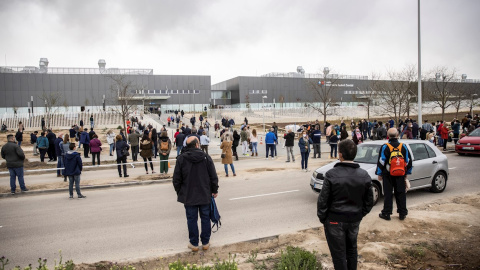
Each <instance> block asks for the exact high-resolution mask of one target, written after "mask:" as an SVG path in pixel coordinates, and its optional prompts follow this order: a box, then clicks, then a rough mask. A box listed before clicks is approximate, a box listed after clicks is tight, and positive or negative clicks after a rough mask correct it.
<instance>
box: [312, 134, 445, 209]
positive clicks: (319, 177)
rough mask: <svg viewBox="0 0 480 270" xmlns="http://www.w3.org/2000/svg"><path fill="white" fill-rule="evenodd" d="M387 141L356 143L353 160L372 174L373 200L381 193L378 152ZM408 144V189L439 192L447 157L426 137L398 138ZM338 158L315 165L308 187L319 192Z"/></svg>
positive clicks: (441, 190) (441, 189) (443, 183)
mask: <svg viewBox="0 0 480 270" xmlns="http://www.w3.org/2000/svg"><path fill="white" fill-rule="evenodd" d="M385 142H386V141H384V140H382V141H371V142H365V143H362V144H360V145H359V146H358V148H357V155H356V157H355V160H354V162H356V163H358V164H359V165H360V168H362V169H364V170H366V171H367V172H368V174H369V175H370V177H371V178H372V188H373V194H374V204H376V203H377V201H378V199H379V198H380V196H382V195H383V188H382V182H381V181H378V176H377V175H375V171H376V169H377V161H378V153H379V152H380V148H381V147H382V145H383V144H384V143H385ZM400 142H402V143H404V144H406V145H407V148H408V150H409V151H410V153H411V155H412V165H413V169H412V174H411V175H409V176H408V179H409V180H410V184H411V190H414V189H421V188H430V191H432V192H435V193H440V192H443V191H444V190H445V188H446V187H447V179H448V175H449V170H448V160H447V156H445V155H444V154H443V153H442V152H441V151H440V150H438V148H437V147H435V146H434V145H433V144H432V143H430V142H429V141H422V140H400ZM337 162H339V161H338V160H337V161H335V162H332V163H329V164H327V165H325V166H323V167H320V168H318V169H316V170H315V171H314V172H313V175H312V176H311V178H310V187H311V188H312V190H313V191H314V192H315V193H320V191H321V190H322V186H323V180H324V179H325V178H324V175H325V173H326V172H327V171H328V170H330V169H331V168H333V166H334V165H335V164H336V163H337Z"/></svg>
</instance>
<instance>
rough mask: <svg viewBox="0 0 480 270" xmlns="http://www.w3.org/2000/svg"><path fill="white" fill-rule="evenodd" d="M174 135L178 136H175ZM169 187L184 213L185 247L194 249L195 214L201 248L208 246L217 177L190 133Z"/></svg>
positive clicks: (195, 247)
mask: <svg viewBox="0 0 480 270" xmlns="http://www.w3.org/2000/svg"><path fill="white" fill-rule="evenodd" d="M177 136H178V135H177ZM173 187H174V188H175V191H176V192H177V196H178V197H177V201H178V202H181V203H183V204H184V206H185V212H186V216H187V225H188V235H189V238H190V242H189V244H188V248H190V249H191V250H192V251H194V252H196V251H198V244H199V241H198V238H199V235H198V225H197V220H198V214H199V213H200V219H201V224H202V233H201V235H200V238H201V241H202V246H203V250H207V249H208V248H209V247H210V235H211V232H212V228H211V227H210V202H211V197H212V196H213V197H214V198H216V197H217V194H218V177H217V172H216V170H215V166H214V164H213V161H212V158H211V157H210V156H209V155H207V154H206V153H205V152H203V151H202V150H200V141H199V140H198V138H197V137H195V136H192V137H190V138H188V139H187V151H185V152H184V153H183V154H181V155H180V156H178V157H177V163H176V165H175V171H174V173H173Z"/></svg>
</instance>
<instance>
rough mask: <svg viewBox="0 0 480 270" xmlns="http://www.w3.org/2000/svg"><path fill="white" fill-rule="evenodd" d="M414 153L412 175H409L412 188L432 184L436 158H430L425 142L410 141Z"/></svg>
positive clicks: (411, 151)
mask: <svg viewBox="0 0 480 270" xmlns="http://www.w3.org/2000/svg"><path fill="white" fill-rule="evenodd" d="M409 147H410V153H411V154H412V161H413V162H412V165H413V169H412V175H411V176H410V177H409V180H410V184H411V185H412V188H416V187H420V186H426V185H429V184H431V180H430V179H431V178H432V176H433V175H432V173H433V171H434V169H435V167H436V165H437V164H436V163H435V160H434V158H430V156H429V154H428V151H427V148H426V147H425V144H423V143H409Z"/></svg>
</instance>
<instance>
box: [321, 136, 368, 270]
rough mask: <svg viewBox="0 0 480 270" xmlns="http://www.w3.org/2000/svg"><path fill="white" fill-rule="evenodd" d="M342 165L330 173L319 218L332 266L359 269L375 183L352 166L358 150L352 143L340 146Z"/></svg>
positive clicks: (322, 194) (359, 169) (324, 183)
mask: <svg viewBox="0 0 480 270" xmlns="http://www.w3.org/2000/svg"><path fill="white" fill-rule="evenodd" d="M338 148H339V149H338V150H339V158H340V162H338V163H337V164H335V166H334V167H333V168H332V169H330V170H329V171H327V173H326V174H325V180H324V181H323V187H322V191H321V192H320V195H319V196H318V202H317V216H318V218H319V220H320V222H321V223H322V224H323V226H324V229H325V237H326V238H327V243H328V248H329V249H330V254H331V256H332V261H333V265H334V267H335V269H336V270H338V269H349V270H351V269H357V257H358V252H357V236H358V230H359V226H360V222H361V220H362V218H363V217H364V216H366V215H367V214H368V213H369V212H370V210H371V209H372V207H373V191H372V180H371V178H370V176H369V175H368V173H367V172H366V171H365V170H363V169H361V168H360V165H358V164H357V163H354V162H353V159H354V158H355V156H356V154H357V146H356V145H355V143H354V142H353V141H351V140H343V141H341V142H340V143H339V145H338Z"/></svg>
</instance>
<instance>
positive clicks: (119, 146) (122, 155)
mask: <svg viewBox="0 0 480 270" xmlns="http://www.w3.org/2000/svg"><path fill="white" fill-rule="evenodd" d="M115 139H116V140H117V141H116V142H115V149H116V152H117V169H118V176H120V177H122V165H121V164H123V177H128V174H127V164H126V163H127V156H129V155H130V153H129V152H128V150H129V149H130V146H128V144H127V142H126V141H124V140H123V137H122V135H120V134H118V135H117V136H116V137H115Z"/></svg>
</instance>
